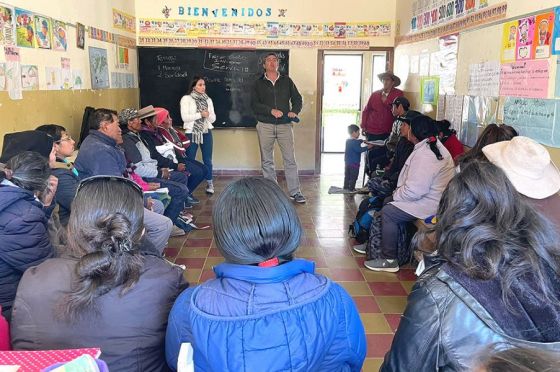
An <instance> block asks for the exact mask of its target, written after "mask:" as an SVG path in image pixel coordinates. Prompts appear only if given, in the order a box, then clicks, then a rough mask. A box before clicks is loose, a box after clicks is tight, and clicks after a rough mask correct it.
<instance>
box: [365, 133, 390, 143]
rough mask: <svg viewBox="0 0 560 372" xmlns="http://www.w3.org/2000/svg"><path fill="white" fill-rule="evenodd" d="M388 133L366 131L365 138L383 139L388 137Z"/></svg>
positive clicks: (371, 139)
mask: <svg viewBox="0 0 560 372" xmlns="http://www.w3.org/2000/svg"><path fill="white" fill-rule="evenodd" d="M389 134H390V133H384V134H373V133H366V138H367V140H368V141H379V140H385V139H387V138H388V137H389Z"/></svg>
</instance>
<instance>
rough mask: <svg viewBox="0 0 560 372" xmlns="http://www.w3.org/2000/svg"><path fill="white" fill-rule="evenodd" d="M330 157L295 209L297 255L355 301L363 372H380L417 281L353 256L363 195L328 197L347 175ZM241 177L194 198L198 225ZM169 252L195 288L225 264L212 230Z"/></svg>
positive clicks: (175, 242) (306, 181)
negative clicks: (299, 227)
mask: <svg viewBox="0 0 560 372" xmlns="http://www.w3.org/2000/svg"><path fill="white" fill-rule="evenodd" d="M332 158H334V159H328V160H329V165H328V168H327V169H325V168H323V169H325V170H324V172H323V174H322V175H321V176H320V177H316V176H308V177H301V178H300V180H301V183H302V191H303V193H304V195H305V196H306V198H307V203H306V204H304V205H297V211H298V214H299V217H300V219H301V222H302V224H303V227H304V229H305V238H304V239H303V242H302V244H301V246H300V248H299V249H298V251H297V253H296V255H297V256H299V257H304V258H308V259H311V260H314V261H315V262H316V263H317V268H318V269H317V271H318V272H319V273H321V274H324V275H327V276H329V277H331V278H332V279H333V280H335V281H337V282H338V283H340V284H341V285H342V286H343V287H344V288H346V290H347V291H348V293H350V295H351V296H352V297H353V298H354V301H355V302H356V306H357V307H358V310H359V311H360V316H361V318H362V321H363V324H364V327H365V330H366V334H367V343H368V348H367V359H366V362H365V364H364V368H363V370H364V371H377V370H378V369H379V366H380V365H381V362H382V360H383V356H384V355H385V352H386V351H387V350H388V348H389V347H390V345H391V341H392V339H393V333H394V331H395V329H396V328H397V326H398V324H399V321H400V314H402V311H403V310H404V307H405V305H406V296H407V294H408V293H409V292H410V290H411V288H412V285H413V284H414V280H415V276H414V272H413V270H412V269H410V268H408V269H401V271H400V272H399V273H397V274H390V273H375V272H372V271H369V270H367V269H365V268H364V267H363V265H362V263H363V261H364V256H363V255H361V254H358V253H355V252H353V251H352V248H351V241H350V240H349V239H348V238H347V229H348V225H349V224H350V222H351V221H352V220H353V219H354V216H355V213H356V206H357V204H359V202H360V200H361V198H362V196H345V195H329V194H328V193H327V190H328V189H329V187H330V186H331V185H336V186H341V185H342V181H343V175H342V174H340V173H339V172H338V171H337V170H336V169H341V168H339V167H331V166H330V165H331V164H335V163H337V162H339V158H338V157H336V156H332ZM324 165H325V164H324ZM333 169H335V170H334V171H333ZM342 169H343V168H342ZM239 178H240V176H218V177H216V178H215V180H214V185H215V189H216V195H214V196H212V197H207V196H206V195H204V194H203V193H200V192H197V193H195V195H197V197H198V198H199V199H200V200H201V203H200V205H198V206H196V207H195V208H194V209H193V212H192V213H193V215H194V216H195V219H196V220H195V222H196V224H198V225H199V226H200V225H211V222H212V221H211V211H212V205H213V203H214V201H215V199H216V197H217V195H218V194H219V192H220V191H222V190H223V189H224V187H225V186H226V185H227V184H228V183H230V182H232V181H234V180H236V179H239ZM360 180H361V178H360ZM359 182H360V181H359ZM280 184H281V185H282V186H283V187H284V189H285V183H284V182H282V181H280ZM165 253H166V256H167V257H168V258H169V259H170V260H174V261H175V262H176V263H180V264H184V265H186V266H187V268H188V269H187V271H186V274H185V276H186V278H187V280H188V281H189V282H190V283H191V285H193V284H196V283H200V282H203V281H205V280H208V279H210V278H213V272H212V267H213V266H214V265H216V264H219V263H220V262H222V261H223V258H222V257H221V256H220V254H219V252H218V250H217V249H216V244H215V242H214V240H213V238H212V231H211V229H209V230H198V231H193V232H191V233H189V234H188V235H187V236H185V237H180V238H174V239H172V240H171V241H170V242H169V248H167V250H166V252H165Z"/></svg>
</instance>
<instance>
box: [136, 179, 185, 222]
mask: <svg viewBox="0 0 560 372" xmlns="http://www.w3.org/2000/svg"><path fill="white" fill-rule="evenodd" d="M144 180H145V181H146V182H158V183H159V184H160V185H161V187H167V188H168V189H169V196H171V202H170V203H169V205H168V206H167V208H165V213H164V215H165V216H166V217H169V219H170V220H171V221H172V222H173V224H175V221H176V220H177V217H179V214H180V213H181V211H182V210H183V209H184V208H185V200H186V199H187V197H188V196H189V194H190V192H189V188H188V187H187V182H188V178H187V175H186V174H184V173H183V172H177V171H173V172H170V173H169V179H168V180H166V179H163V178H144Z"/></svg>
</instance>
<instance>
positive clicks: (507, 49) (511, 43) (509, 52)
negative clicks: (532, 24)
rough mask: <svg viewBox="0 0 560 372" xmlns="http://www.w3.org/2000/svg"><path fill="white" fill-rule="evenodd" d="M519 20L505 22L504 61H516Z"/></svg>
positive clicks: (502, 55) (502, 58)
mask: <svg viewBox="0 0 560 372" xmlns="http://www.w3.org/2000/svg"><path fill="white" fill-rule="evenodd" d="M517 25H518V22H517V21H511V22H506V23H504V26H503V31H502V53H501V60H502V63H505V62H513V61H515V46H516V43H517Z"/></svg>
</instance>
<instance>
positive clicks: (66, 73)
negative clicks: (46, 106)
mask: <svg viewBox="0 0 560 372" xmlns="http://www.w3.org/2000/svg"><path fill="white" fill-rule="evenodd" d="M60 67H61V69H60V78H61V84H62V85H61V86H62V89H72V83H73V78H72V70H71V69H70V58H65V57H61V58H60Z"/></svg>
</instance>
